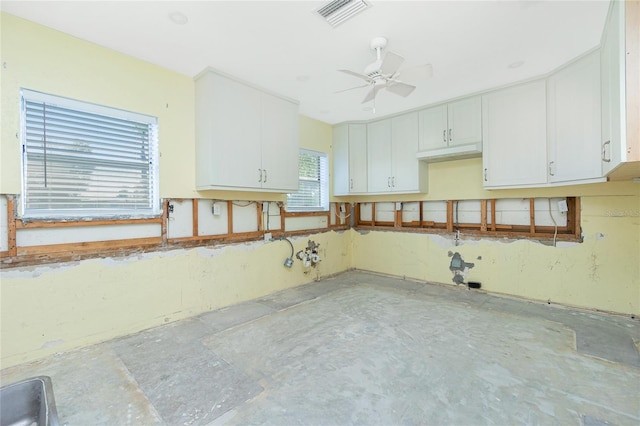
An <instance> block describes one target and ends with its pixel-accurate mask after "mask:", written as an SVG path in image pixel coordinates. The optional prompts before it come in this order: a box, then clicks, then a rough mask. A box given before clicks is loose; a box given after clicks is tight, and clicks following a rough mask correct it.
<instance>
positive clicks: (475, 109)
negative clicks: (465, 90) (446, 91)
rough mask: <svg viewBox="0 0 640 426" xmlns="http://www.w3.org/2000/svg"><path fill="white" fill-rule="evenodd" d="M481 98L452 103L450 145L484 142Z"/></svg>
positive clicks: (475, 97) (449, 130)
mask: <svg viewBox="0 0 640 426" xmlns="http://www.w3.org/2000/svg"><path fill="white" fill-rule="evenodd" d="M480 105H481V102H480V96H474V97H472V98H468V99H462V100H460V101H457V102H452V103H450V104H449V106H448V108H447V109H448V113H449V115H448V116H449V129H448V132H447V133H448V136H449V145H466V144H472V143H478V142H482V107H481V106H480Z"/></svg>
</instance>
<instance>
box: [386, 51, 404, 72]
mask: <svg viewBox="0 0 640 426" xmlns="http://www.w3.org/2000/svg"><path fill="white" fill-rule="evenodd" d="M403 62H404V58H403V57H402V56H400V55H398V54H396V53H393V52H387V53H386V55H384V59H383V60H382V64H381V65H380V73H381V74H383V75H393V74H395V73H396V71H398V69H399V68H400V65H402V63H403Z"/></svg>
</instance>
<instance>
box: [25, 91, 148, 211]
mask: <svg viewBox="0 0 640 426" xmlns="http://www.w3.org/2000/svg"><path fill="white" fill-rule="evenodd" d="M21 95H22V103H21V124H22V198H21V205H20V207H21V213H22V216H23V217H27V218H29V217H32V218H48V217H50V218H74V217H75V218H78V217H83V218H86V217H90V218H91V217H96V218H97V217H115V216H118V217H121V216H124V217H145V216H153V215H158V214H159V213H160V198H159V193H158V161H157V152H158V149H157V147H158V139H157V138H158V120H157V118H155V117H151V116H147V115H143V114H138V113H133V112H128V111H123V110H119V109H115V108H109V107H105V106H100V105H94V104H90V103H85V102H80V101H76V100H72V99H67V98H62V97H58V96H53V95H47V94H44V93H39V92H33V91H30V90H26V89H23V90H22V92H21Z"/></svg>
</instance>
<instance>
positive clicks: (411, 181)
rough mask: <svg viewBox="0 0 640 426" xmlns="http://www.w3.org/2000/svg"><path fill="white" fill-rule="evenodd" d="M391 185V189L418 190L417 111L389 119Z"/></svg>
mask: <svg viewBox="0 0 640 426" xmlns="http://www.w3.org/2000/svg"><path fill="white" fill-rule="evenodd" d="M391 141H392V145H391V147H392V153H391V166H392V167H391V170H392V175H391V176H392V177H391V187H392V190H393V191H402V192H406V191H417V190H418V179H419V177H418V162H419V160H418V159H417V158H416V153H417V152H418V113H417V112H413V113H409V114H403V115H400V116H398V117H394V118H392V119H391Z"/></svg>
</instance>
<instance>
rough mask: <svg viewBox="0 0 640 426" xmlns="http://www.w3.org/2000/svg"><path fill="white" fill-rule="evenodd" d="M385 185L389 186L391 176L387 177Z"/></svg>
mask: <svg viewBox="0 0 640 426" xmlns="http://www.w3.org/2000/svg"><path fill="white" fill-rule="evenodd" d="M387 187H389V188H391V176H389V177H388V178H387Z"/></svg>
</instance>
